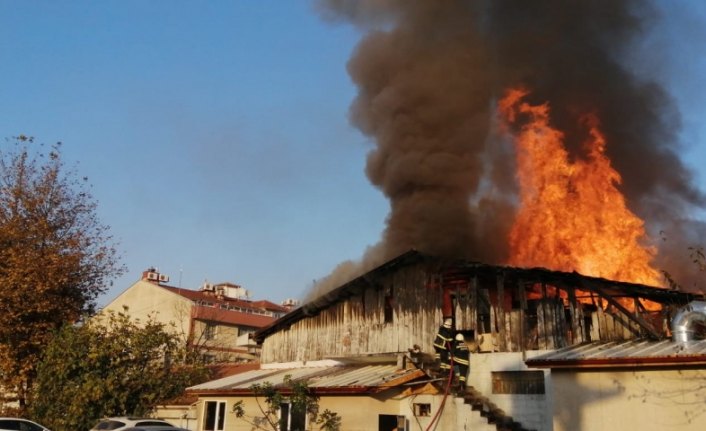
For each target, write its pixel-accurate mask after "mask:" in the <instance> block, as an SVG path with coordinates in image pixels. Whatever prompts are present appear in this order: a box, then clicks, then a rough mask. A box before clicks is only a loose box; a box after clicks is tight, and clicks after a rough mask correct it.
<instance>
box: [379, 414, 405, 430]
mask: <svg viewBox="0 0 706 431" xmlns="http://www.w3.org/2000/svg"><path fill="white" fill-rule="evenodd" d="M408 429H409V426H408V424H407V418H405V417H404V416H395V415H378V431H407V430H408Z"/></svg>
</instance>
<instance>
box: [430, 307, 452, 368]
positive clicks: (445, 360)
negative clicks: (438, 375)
mask: <svg viewBox="0 0 706 431" xmlns="http://www.w3.org/2000/svg"><path fill="white" fill-rule="evenodd" d="M452 341H453V328H451V319H449V318H446V319H444V323H443V324H442V325H441V326H439V331H438V332H437V333H436V337H435V338H434V357H435V358H436V359H437V360H438V361H440V363H441V365H440V368H441V370H442V371H446V372H449V370H450V369H451V363H450V360H451V355H450V353H451V343H452Z"/></svg>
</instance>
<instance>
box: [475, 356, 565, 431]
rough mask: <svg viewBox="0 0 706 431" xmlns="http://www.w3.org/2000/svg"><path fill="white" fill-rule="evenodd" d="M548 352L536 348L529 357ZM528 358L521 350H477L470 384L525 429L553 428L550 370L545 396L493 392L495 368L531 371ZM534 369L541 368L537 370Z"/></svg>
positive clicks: (546, 372) (546, 429) (545, 373)
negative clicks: (493, 351)
mask: <svg viewBox="0 0 706 431" xmlns="http://www.w3.org/2000/svg"><path fill="white" fill-rule="evenodd" d="M541 353H545V352H544V351H532V352H527V353H526V358H530V357H532V356H536V355H539V354H541ZM526 358H523V354H522V353H521V352H509V353H497V352H496V353H474V354H471V369H470V372H469V377H468V384H469V385H471V386H473V387H474V388H476V390H478V391H479V392H481V393H482V394H483V395H485V396H486V397H487V398H488V399H490V400H491V401H492V402H493V403H495V404H496V405H497V406H498V407H499V408H501V409H502V410H503V411H505V413H507V414H508V415H510V416H512V417H513V419H514V420H516V421H519V422H521V423H522V425H524V426H525V428H528V429H535V430H538V431H539V430H543V431H551V430H552V418H551V413H550V412H551V400H552V397H551V387H550V385H551V378H549V372H548V371H543V372H544V385H545V392H546V393H545V394H544V395H505V394H493V385H492V375H491V372H493V371H528V370H530V369H529V368H528V367H527V366H526V365H525V362H524V361H525V360H526ZM533 371H538V370H536V369H533Z"/></svg>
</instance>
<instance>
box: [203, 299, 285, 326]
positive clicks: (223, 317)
mask: <svg viewBox="0 0 706 431" xmlns="http://www.w3.org/2000/svg"><path fill="white" fill-rule="evenodd" d="M191 317H193V318H194V319H198V320H209V321H213V322H222V323H229V324H232V325H238V326H249V327H251V328H263V327H265V326H267V325H269V324H270V323H272V322H274V321H275V320H276V318H275V317H274V316H267V315H264V314H251V313H244V312H242V311H235V310H226V309H221V308H218V307H206V306H203V305H197V306H195V307H194V308H192V311H191Z"/></svg>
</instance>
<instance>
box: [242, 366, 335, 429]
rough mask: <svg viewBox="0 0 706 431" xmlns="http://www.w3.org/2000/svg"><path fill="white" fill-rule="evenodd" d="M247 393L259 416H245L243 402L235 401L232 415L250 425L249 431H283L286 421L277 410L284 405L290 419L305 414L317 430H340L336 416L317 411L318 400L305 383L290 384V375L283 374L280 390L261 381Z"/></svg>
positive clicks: (292, 381) (333, 413)
mask: <svg viewBox="0 0 706 431" xmlns="http://www.w3.org/2000/svg"><path fill="white" fill-rule="evenodd" d="M250 390H252V392H253V394H254V395H255V401H256V403H257V406H258V409H259V413H258V414H254V415H248V414H246V412H245V407H244V403H243V401H238V402H236V403H235V404H234V405H233V412H234V413H235V416H236V417H237V418H239V419H241V420H243V421H245V422H247V423H249V424H250V425H252V429H253V430H273V431H277V430H280V429H284V428H285V427H284V426H283V425H284V424H283V423H282V421H286V420H287V418H286V417H285V416H281V415H280V410H281V408H282V406H283V404H285V403H286V404H288V405H289V408H290V409H291V412H292V416H298V415H301V414H304V415H307V416H308V417H309V423H310V424H316V425H318V426H319V430H322V431H338V430H340V429H341V417H340V416H339V415H338V413H335V412H332V411H330V410H328V409H326V410H324V411H323V412H319V397H317V396H316V395H315V394H314V393H313V391H312V390H311V388H309V386H308V385H307V384H306V382H298V381H294V380H292V379H291V376H289V375H287V376H285V377H284V382H283V385H282V387H280V388H278V387H275V386H274V385H273V384H272V383H270V382H265V383H263V384H255V385H252V386H251V387H250ZM260 398H263V402H264V404H263V403H261V402H260ZM280 416H281V417H280ZM293 429H298V428H293Z"/></svg>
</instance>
